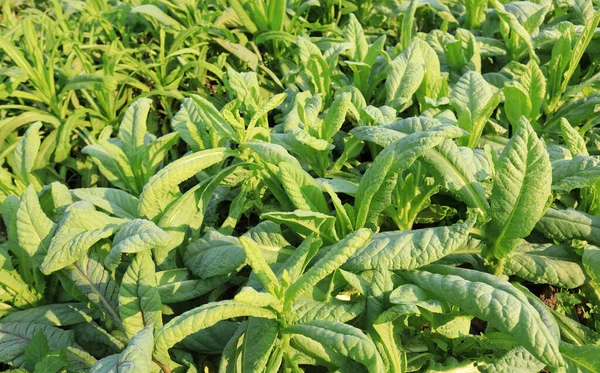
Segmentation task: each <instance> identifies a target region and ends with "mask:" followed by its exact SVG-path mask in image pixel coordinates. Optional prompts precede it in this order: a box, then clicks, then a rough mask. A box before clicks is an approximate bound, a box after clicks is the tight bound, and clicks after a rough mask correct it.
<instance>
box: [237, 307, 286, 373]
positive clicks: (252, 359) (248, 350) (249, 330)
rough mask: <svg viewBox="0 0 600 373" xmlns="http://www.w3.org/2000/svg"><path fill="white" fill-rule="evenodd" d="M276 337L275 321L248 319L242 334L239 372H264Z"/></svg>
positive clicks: (277, 328) (276, 324) (276, 326)
mask: <svg viewBox="0 0 600 373" xmlns="http://www.w3.org/2000/svg"><path fill="white" fill-rule="evenodd" d="M278 335H279V322H278V321H277V320H272V319H263V318H256V317H250V318H249V319H248V323H247V324H246V332H245V333H244V342H243V343H244V344H243V347H242V370H241V371H242V372H249V373H255V372H256V373H258V372H264V371H265V367H266V365H267V362H268V360H269V356H270V354H271V351H272V350H273V348H274V347H275V346H276V344H277V336H278Z"/></svg>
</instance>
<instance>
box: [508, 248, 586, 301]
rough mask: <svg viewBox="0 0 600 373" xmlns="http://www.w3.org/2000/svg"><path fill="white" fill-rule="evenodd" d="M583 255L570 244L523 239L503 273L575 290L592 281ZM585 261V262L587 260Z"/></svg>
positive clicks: (510, 257)
mask: <svg viewBox="0 0 600 373" xmlns="http://www.w3.org/2000/svg"><path fill="white" fill-rule="evenodd" d="M579 260H580V258H579V256H578V255H577V254H575V253H574V252H573V249H572V248H571V247H569V246H567V245H551V244H529V243H527V242H525V241H522V242H521V243H520V244H519V245H518V246H517V247H516V248H515V250H514V252H513V255H510V256H509V257H508V258H507V260H506V262H505V263H504V270H503V273H504V274H506V275H508V276H512V275H516V276H519V277H520V278H522V279H524V280H527V281H530V282H533V283H535V284H552V285H556V286H560V287H562V288H567V289H573V288H576V287H579V286H581V285H583V284H584V283H586V282H587V281H588V278H587V276H586V274H585V272H584V270H583V268H582V267H581V265H580V264H579ZM584 264H585V262H584Z"/></svg>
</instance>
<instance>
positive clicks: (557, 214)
mask: <svg viewBox="0 0 600 373" xmlns="http://www.w3.org/2000/svg"><path fill="white" fill-rule="evenodd" d="M535 228H536V230H538V231H539V232H541V233H542V234H543V235H544V236H546V237H548V238H551V239H554V240H558V241H569V240H572V239H578V240H586V241H588V242H590V243H593V244H594V245H600V218H598V217H596V216H593V215H589V214H586V213H585V212H582V211H579V210H575V209H566V210H558V209H554V208H549V209H548V211H546V214H545V215H544V216H543V217H542V218H541V219H540V221H539V222H538V223H537V225H536V226H535Z"/></svg>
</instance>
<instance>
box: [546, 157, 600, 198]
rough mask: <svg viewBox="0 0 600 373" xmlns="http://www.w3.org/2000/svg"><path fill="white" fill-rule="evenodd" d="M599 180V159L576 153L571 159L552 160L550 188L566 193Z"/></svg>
mask: <svg viewBox="0 0 600 373" xmlns="http://www.w3.org/2000/svg"><path fill="white" fill-rule="evenodd" d="M598 181H600V161H599V160H598V159H597V158H594V157H590V156H584V155H576V156H575V157H574V158H573V159H563V160H559V161H555V162H552V189H553V190H554V191H556V192H559V193H568V192H570V191H572V190H573V189H581V188H585V187H590V186H593V185H595V184H596V182H598Z"/></svg>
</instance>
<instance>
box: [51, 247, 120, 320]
mask: <svg viewBox="0 0 600 373" xmlns="http://www.w3.org/2000/svg"><path fill="white" fill-rule="evenodd" d="M64 272H65V274H66V277H67V278H68V280H66V279H65V280H64V281H63V286H64V287H65V288H67V289H69V287H68V284H67V283H66V281H71V282H72V283H73V285H74V286H75V287H76V289H77V290H78V291H79V292H80V293H81V294H83V296H85V297H86V298H87V299H89V300H90V301H91V302H92V303H93V304H95V305H96V306H98V308H100V309H101V310H102V312H104V314H106V316H107V317H108V318H109V319H111V320H112V321H113V322H114V323H115V324H116V325H117V326H120V325H121V318H120V317H119V312H118V293H119V286H118V285H117V283H116V282H115V281H114V280H113V279H112V277H111V275H110V273H109V272H108V271H107V270H106V268H104V267H103V266H102V264H101V263H100V258H98V256H97V255H96V254H95V253H94V252H93V251H92V252H90V254H89V255H88V256H84V257H83V258H81V259H80V260H78V261H77V262H76V263H74V264H72V265H70V266H67V267H66V268H65V269H64ZM61 280H62V279H61Z"/></svg>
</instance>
